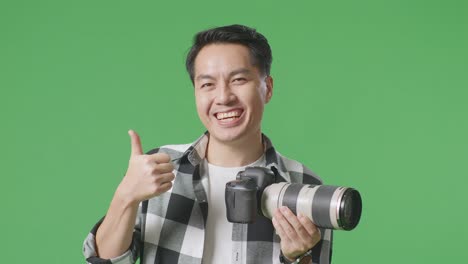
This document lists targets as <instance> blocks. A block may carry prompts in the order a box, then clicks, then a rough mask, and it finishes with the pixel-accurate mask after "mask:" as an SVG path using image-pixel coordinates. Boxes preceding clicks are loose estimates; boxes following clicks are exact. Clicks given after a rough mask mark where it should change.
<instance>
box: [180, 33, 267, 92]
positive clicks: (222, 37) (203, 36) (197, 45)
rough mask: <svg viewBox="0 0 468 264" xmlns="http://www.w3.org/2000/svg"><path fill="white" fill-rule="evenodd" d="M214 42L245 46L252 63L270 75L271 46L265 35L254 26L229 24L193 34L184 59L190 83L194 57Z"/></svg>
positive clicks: (192, 79)
mask: <svg viewBox="0 0 468 264" xmlns="http://www.w3.org/2000/svg"><path fill="white" fill-rule="evenodd" d="M216 43H218V44H219V43H233V44H241V45H244V46H246V47H247V48H248V49H249V51H250V57H251V62H252V65H255V66H257V67H258V69H259V70H260V72H261V73H262V74H265V75H270V68H271V62H272V56H271V48H270V45H269V44H268V40H267V39H266V38H265V36H263V35H262V34H260V33H259V32H257V31H256V30H255V29H254V28H250V27H247V26H243V25H230V26H223V27H216V28H211V29H207V30H204V31H201V32H198V33H197V34H196V35H195V36H194V38H193V45H192V47H191V48H190V51H189V52H188V54H187V59H186V61H185V67H186V69H187V72H188V74H189V75H190V80H191V81H192V83H194V74H195V70H194V67H195V58H196V57H197V55H198V53H199V52H200V50H201V49H202V48H203V47H205V46H206V45H208V44H216Z"/></svg>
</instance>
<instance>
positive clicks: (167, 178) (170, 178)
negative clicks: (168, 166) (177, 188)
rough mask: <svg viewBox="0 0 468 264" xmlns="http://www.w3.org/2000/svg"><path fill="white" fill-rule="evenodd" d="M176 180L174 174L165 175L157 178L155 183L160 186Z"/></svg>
mask: <svg viewBox="0 0 468 264" xmlns="http://www.w3.org/2000/svg"><path fill="white" fill-rule="evenodd" d="M174 178H175V176H174V173H172V172H170V173H164V174H159V175H158V176H156V178H155V181H156V182H157V183H159V184H163V183H167V182H171V181H173V180H174Z"/></svg>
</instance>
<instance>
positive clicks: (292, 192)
mask: <svg viewBox="0 0 468 264" xmlns="http://www.w3.org/2000/svg"><path fill="white" fill-rule="evenodd" d="M261 199H262V201H261V205H262V208H261V209H262V213H263V215H264V216H266V217H268V218H270V219H271V218H272V215H273V213H274V211H275V210H276V208H278V207H281V206H287V207H288V208H289V209H291V211H292V212H293V213H294V214H296V215H297V214H299V213H301V214H303V215H305V216H307V217H308V218H309V219H310V220H312V222H313V223H314V224H315V225H316V226H318V227H322V228H328V229H338V230H352V229H354V228H355V227H356V226H357V225H358V223H359V220H360V218H361V211H362V201H361V195H360V194H359V192H358V191H357V190H355V189H353V188H347V187H339V186H329V185H307V184H297V183H287V182H281V183H275V184H271V185H269V186H267V187H266V188H265V190H264V191H263V195H262V198H261Z"/></svg>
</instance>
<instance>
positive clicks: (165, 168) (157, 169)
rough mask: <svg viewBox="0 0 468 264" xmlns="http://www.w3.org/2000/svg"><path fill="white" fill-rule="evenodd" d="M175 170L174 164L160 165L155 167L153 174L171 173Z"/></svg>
mask: <svg viewBox="0 0 468 264" xmlns="http://www.w3.org/2000/svg"><path fill="white" fill-rule="evenodd" d="M173 170H174V165H172V163H158V164H156V165H154V170H153V173H156V174H162V173H166V172H171V171H173Z"/></svg>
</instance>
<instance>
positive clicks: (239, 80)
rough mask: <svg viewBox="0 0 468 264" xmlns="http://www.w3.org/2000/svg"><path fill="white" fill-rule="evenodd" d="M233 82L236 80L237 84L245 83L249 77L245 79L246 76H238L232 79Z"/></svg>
mask: <svg viewBox="0 0 468 264" xmlns="http://www.w3.org/2000/svg"><path fill="white" fill-rule="evenodd" d="M232 82H235V83H237V84H243V83H245V82H247V79H245V78H244V77H240V78H236V79H234V80H232Z"/></svg>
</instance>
